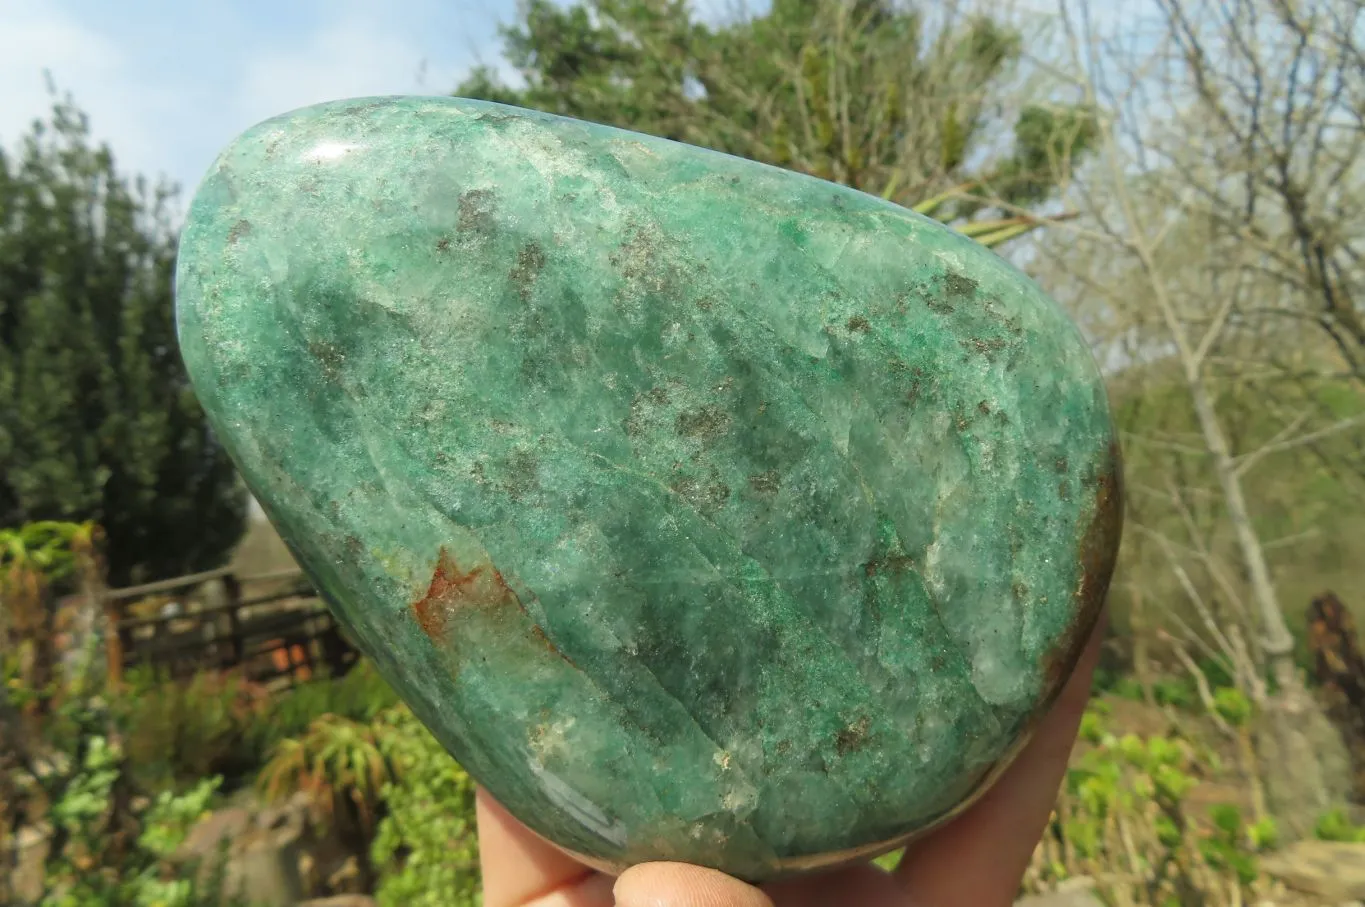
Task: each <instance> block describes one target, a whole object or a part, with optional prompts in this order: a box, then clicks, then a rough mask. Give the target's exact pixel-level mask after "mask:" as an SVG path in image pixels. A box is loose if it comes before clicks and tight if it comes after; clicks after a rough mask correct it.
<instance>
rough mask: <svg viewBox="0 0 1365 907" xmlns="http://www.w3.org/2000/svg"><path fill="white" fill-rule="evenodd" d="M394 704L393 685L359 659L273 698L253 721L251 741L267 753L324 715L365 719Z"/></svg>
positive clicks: (302, 731) (367, 719)
mask: <svg viewBox="0 0 1365 907" xmlns="http://www.w3.org/2000/svg"><path fill="white" fill-rule="evenodd" d="M397 704H398V694H397V693H395V692H394V691H393V687H391V686H389V684H388V682H387V681H386V680H384V678H382V677H380V676H379V672H378V671H376V670H375V668H374V665H373V664H371V663H370V661H369V660H368V659H361V660H360V662H359V663H358V664H356V665H355V667H353V668H351V670H350V671H348V672H347V673H346V674H345V675H344V676H342V677H339V678H330V677H324V678H320V679H318V680H311V681H309V682H307V683H304V684H300V685H299V686H297V687H295V688H294V689H292V690H290V691H289V692H288V693H286V694H284V695H281V696H277V697H275V698H273V699H272V700H271V701H270V704H269V706H268V709H267V711H266V714H264V715H263V716H261V718H260V720H258V721H256V722H255V723H254V724H253V725H252V745H253V746H254V748H255V749H256V751H257V752H258V753H260V754H263V755H267V756H268V754H269V753H270V752H271V751H272V750H273V749H274V748H275V746H276V745H277V744H278V743H279V742H280V741H282V740H286V739H289V738H291V737H301V736H303V735H304V734H305V733H307V732H308V727H309V725H311V724H312V723H313V722H314V721H316V720H317V719H318V718H321V717H322V716H323V715H337V716H340V717H342V718H346V719H348V720H351V721H360V722H366V723H368V722H370V721H373V720H374V719H375V718H376V717H377V716H378V715H379V713H380V712H382V711H384V710H385V709H387V708H391V707H393V706H394V705H397Z"/></svg>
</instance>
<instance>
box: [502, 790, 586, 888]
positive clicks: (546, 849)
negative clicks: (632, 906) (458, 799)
mask: <svg viewBox="0 0 1365 907" xmlns="http://www.w3.org/2000/svg"><path fill="white" fill-rule="evenodd" d="M475 802H476V804H477V810H478V823H479V865H480V867H481V869H482V871H483V903H484V907H611V902H612V901H611V879H609V878H606V877H605V876H601V875H599V874H598V873H595V872H593V871H592V870H591V869H589V868H587V867H586V866H584V865H583V864H581V863H579V862H578V861H576V860H574V859H573V858H571V857H569V856H568V855H567V854H565V853H564V852H563V851H561V850H559V848H557V847H555V846H554V845H552V844H550V843H549V842H548V841H546V840H544V839H543V838H541V837H540V836H539V835H537V834H536V833H535V832H533V831H531V830H530V829H529V828H527V827H526V826H525V825H522V824H521V823H520V822H518V821H517V820H516V819H514V818H512V815H511V814H510V813H508V812H507V810H505V809H503V808H502V806H501V805H500V804H498V802H497V801H495V800H494V799H493V798H492V797H491V796H489V795H488V792H487V791H485V790H484V789H483V788H479V790H478V794H477V796H476V799H475Z"/></svg>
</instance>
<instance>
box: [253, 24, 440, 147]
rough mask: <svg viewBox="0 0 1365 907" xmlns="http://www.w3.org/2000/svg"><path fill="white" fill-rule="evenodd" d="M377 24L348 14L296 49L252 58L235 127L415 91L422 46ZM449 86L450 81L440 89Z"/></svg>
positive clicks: (417, 87)
mask: <svg viewBox="0 0 1365 907" xmlns="http://www.w3.org/2000/svg"><path fill="white" fill-rule="evenodd" d="M376 26H377V23H375V22H372V21H368V20H367V19H365V18H363V17H360V16H352V17H350V18H347V19H343V20H342V21H339V22H336V23H333V24H330V25H328V26H326V27H324V28H323V29H321V30H319V31H318V32H316V33H314V34H313V35H312V36H310V37H309V38H308V39H306V40H305V41H304V42H303V43H302V44H301V45H300V46H298V47H297V49H294V50H289V51H284V50H271V51H268V52H265V53H262V54H260V55H258V56H256V57H254V58H251V59H250V60H249V61H248V62H247V64H246V67H245V71H244V72H243V74H242V78H241V80H240V82H239V83H238V87H237V91H236V97H235V98H234V101H233V112H234V115H235V117H236V119H238V120H240V123H239V124H238V125H239V126H240V127H241V128H246V127H247V126H250V125H252V124H254V123H257V122H259V121H260V120H263V119H266V118H267V117H271V116H274V115H276V114H280V113H284V112H286V111H289V110H293V109H295V108H298V107H304V106H307V105H309V104H316V103H320V102H322V101H330V100H336V99H340V98H347V97H356V96H361V95H375V94H406V93H411V92H416V91H419V90H420V88H419V85H418V79H419V73H420V72H421V70H422V63H423V53H422V48H421V47H420V46H419V45H418V44H417V42H416V41H414V40H413V39H412V38H411V37H410V36H407V35H403V34H400V33H396V32H392V31H390V32H385V31H384V30H382V28H379V27H376ZM428 79H429V80H430V76H429V77H428ZM453 83H454V78H453V77H452V78H449V79H447V80H446V81H445V82H444V83H443V84H442V87H443V88H445V87H446V85H451V84H453ZM447 90H448V89H447Z"/></svg>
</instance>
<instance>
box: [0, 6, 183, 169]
mask: <svg viewBox="0 0 1365 907" xmlns="http://www.w3.org/2000/svg"><path fill="white" fill-rule="evenodd" d="M45 70H46V71H47V72H49V73H51V76H52V78H53V80H54V81H55V83H56V86H57V88H58V89H59V91H61V92H63V93H66V92H70V93H71V94H73V95H74V96H75V97H76V99H77V101H78V103H79V104H80V106H81V107H82V109H84V110H86V111H87V112H90V113H92V114H94V113H97V114H98V115H97V116H94V117H92V130H93V132H94V134H95V137H96V138H97V139H101V140H104V141H107V142H108V143H109V144H110V145H111V146H112V147H113V148H114V149H115V151H116V154H117V155H118V157H119V159H120V160H121V161H125V162H126V163H127V164H128V165H130V166H131V167H134V168H136V169H138V170H142V171H147V172H152V173H155V172H157V171H164V170H166V169H167V168H168V166H169V164H170V162H171V161H170V158H171V156H170V155H168V154H167V153H166V149H165V147H164V145H162V144H161V143H160V142H159V141H158V136H157V131H156V128H155V124H156V119H157V116H158V111H160V110H164V109H165V108H166V106H167V105H171V106H173V105H174V99H173V92H172V91H170V90H168V89H166V88H164V87H161V86H156V85H146V84H143V83H141V82H140V81H139V80H138V79H137V78H136V77H135V75H134V73H133V70H132V67H131V66H130V58H129V55H128V53H127V52H126V50H125V49H124V48H121V47H119V46H118V45H117V44H116V43H115V42H113V41H112V40H110V39H109V38H108V37H107V36H105V35H102V34H100V33H99V32H97V31H95V30H93V29H91V28H89V27H87V26H85V25H83V24H82V23H80V22H79V21H77V20H75V19H74V18H73V17H71V16H69V15H66V14H64V13H62V12H61V11H60V10H58V9H56V8H54V6H53V5H52V4H47V3H24V2H21V0H0V85H3V86H4V94H3V99H2V100H0V143H3V144H4V145H5V146H6V147H12V146H13V143H14V142H15V141H16V140H17V139H18V138H19V137H20V136H22V135H23V134H24V133H26V132H27V131H28V129H29V126H30V125H31V124H32V123H33V121H34V120H35V119H42V118H44V117H45V116H46V114H47V112H48V111H49V110H50V108H51V98H50V96H49V94H48V89H47V85H46V82H45V79H44V71H45Z"/></svg>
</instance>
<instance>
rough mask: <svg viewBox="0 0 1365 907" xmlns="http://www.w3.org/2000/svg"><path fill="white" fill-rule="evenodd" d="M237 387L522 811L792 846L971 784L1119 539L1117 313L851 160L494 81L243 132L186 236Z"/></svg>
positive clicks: (238, 416)
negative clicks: (1114, 391) (1055, 289)
mask: <svg viewBox="0 0 1365 907" xmlns="http://www.w3.org/2000/svg"><path fill="white" fill-rule="evenodd" d="M177 298H178V302H177V306H178V319H179V331H180V342H181V345H182V349H183V355H184V358H185V361H186V364H187V366H188V368H189V372H190V375H191V377H192V380H193V383H194V388H195V390H196V392H197V394H198V396H199V399H200V400H201V401H202V403H203V406H204V407H205V409H206V411H207V412H208V414H209V416H210V418H211V420H212V424H213V425H214V426H215V428H216V430H217V432H218V433H219V435H220V436H221V438H222V440H223V442H224V444H226V446H227V447H228V449H229V451H230V453H231V454H232V456H233V457H234V459H235V461H236V462H237V464H238V465H239V466H240V468H241V471H242V474H243V475H244V477H245V479H246V481H247V483H248V484H249V486H250V487H251V489H252V490H253V492H254V493H255V494H256V495H257V497H258V498H259V500H260V501H261V503H262V504H263V506H264V508H265V510H266V511H267V513H268V514H269V516H270V518H271V519H272V521H273V522H274V523H275V525H276V527H277V528H278V529H279V530H280V532H281V534H282V535H283V536H284V538H285V539H286V540H287V541H288V542H289V543H290V545H291V547H292V548H293V549H294V551H295V553H296V556H297V557H298V559H299V561H300V562H301V564H302V565H303V566H304V567H305V568H306V569H307V571H308V572H309V573H310V574H311V576H312V577H313V579H314V580H315V581H316V583H317V584H318V586H319V588H320V590H321V591H322V593H323V594H324V596H325V598H326V599H327V601H328V602H329V604H330V606H331V607H332V608H333V609H334V611H335V612H336V614H337V615H338V617H339V619H340V620H341V621H343V623H344V624H345V626H346V627H347V628H348V629H349V630H350V632H351V633H352V634H353V636H354V638H355V639H356V640H358V642H359V644H360V645H361V646H362V648H363V649H364V651H365V652H366V653H367V654H368V655H369V656H370V657H372V658H373V659H374V661H375V662H376V663H377V665H378V667H379V669H380V670H381V672H382V673H383V674H384V675H385V676H386V677H387V678H388V679H389V680H390V681H391V682H392V683H393V685H394V686H395V687H396V688H397V689H398V690H399V692H400V693H401V695H402V696H403V697H404V699H405V700H406V701H407V702H408V703H409V704H410V705H411V706H412V708H413V709H414V711H415V712H416V713H417V714H418V716H419V717H420V718H421V719H422V720H423V721H424V722H425V723H426V724H427V725H428V726H429V727H430V728H431V729H432V731H433V732H434V733H435V734H436V735H437V737H438V738H439V739H440V740H441V741H442V742H443V743H444V744H445V745H446V747H447V748H448V749H449V750H450V752H451V753H453V754H454V755H455V756H456V757H457V758H458V759H459V760H460V762H461V763H462V764H463V765H464V766H465V767H466V768H467V769H468V770H469V772H470V773H471V774H472V775H473V776H474V777H475V778H476V779H477V780H478V781H479V782H481V783H482V784H483V785H485V786H486V787H487V788H488V789H489V790H490V792H491V793H492V794H493V795H494V796H495V797H496V798H497V799H498V800H500V801H501V802H502V803H503V804H505V805H506V806H507V807H508V808H509V809H510V810H511V812H512V813H513V814H514V815H516V816H517V817H518V818H520V819H521V820H522V821H523V822H525V823H527V824H528V825H530V826H531V827H532V828H533V829H535V830H536V831H538V832H540V833H541V834H542V835H544V836H546V837H548V838H549V839H551V840H552V841H554V842H556V843H557V844H559V845H560V846H562V847H564V848H566V849H568V850H570V851H571V852H574V853H576V854H579V855H581V856H583V857H585V858H587V859H589V860H590V861H591V862H593V863H594V864H595V865H598V866H602V867H605V868H608V869H616V868H620V867H622V866H625V865H628V864H631V863H635V862H639V861H644V860H649V859H660V858H664V859H673V860H684V861H690V862H694V863H700V864H705V865H709V866H714V867H718V868H720V869H723V870H726V871H729V872H731V873H734V874H737V875H739V876H742V877H744V878H747V879H752V880H760V879H765V878H771V877H773V876H775V875H780V874H783V873H787V872H791V871H794V870H800V869H808V868H812V867H817V866H821V865H825V864H830V863H833V862H838V861H841V860H846V859H849V858H851V857H854V856H859V855H867V854H870V853H875V852H878V851H880V850H884V849H887V848H889V847H891V846H894V845H895V844H896V843H898V842H899V841H900V840H902V839H904V838H905V837H906V836H907V835H912V834H914V833H916V832H918V831H921V830H923V829H925V828H927V827H929V826H931V825H932V824H934V823H935V822H937V821H940V820H941V819H943V818H944V817H945V816H948V815H950V814H952V813H953V812H954V811H956V810H958V809H960V808H961V807H962V805H963V804H964V803H966V802H968V801H969V800H970V799H971V798H972V797H973V796H974V795H975V794H977V793H979V792H980V790H981V789H982V787H983V785H984V784H986V783H987V782H988V781H989V780H990V779H991V778H992V777H994V775H995V773H996V772H997V771H998V769H999V768H1000V767H1001V766H1002V765H1003V764H1004V763H1005V762H1007V760H1008V759H1009V758H1010V756H1011V754H1012V753H1013V752H1015V751H1016V750H1017V747H1018V745H1019V744H1020V742H1021V741H1022V740H1023V739H1025V738H1026V736H1027V734H1028V733H1029V730H1030V729H1031V727H1032V726H1033V725H1034V723H1035V722H1036V720H1037V719H1038V717H1039V716H1040V714H1041V713H1042V712H1043V711H1044V710H1045V709H1046V708H1047V706H1048V704H1049V703H1050V701H1051V700H1052V698H1053V697H1054V696H1055V694H1056V692H1057V691H1058V688H1059V686H1060V685H1061V683H1062V682H1063V681H1064V680H1065V678H1066V676H1067V674H1068V672H1069V671H1070V669H1071V668H1072V666H1073V664H1074V662H1075V658H1076V656H1077V653H1078V650H1079V648H1080V645H1081V643H1082V642H1083V640H1084V638H1085V637H1086V635H1087V634H1088V632H1089V630H1090V628H1091V627H1092V626H1093V623H1094V621H1095V618H1096V614H1097V611H1098V609H1099V607H1100V604H1101V601H1102V599H1103V597H1104V594H1105V591H1106V588H1107V585H1108V582H1109V577H1110V573H1111V570H1112V568H1113V561H1114V556H1115V550H1116V547H1117V543H1118V536H1119V524H1120V507H1121V494H1120V488H1119V462H1118V453H1117V448H1116V444H1115V433H1114V428H1113V425H1112V423H1111V418H1110V412H1109V407H1108V402H1107V399H1106V396H1105V391H1104V387H1103V383H1102V380H1101V376H1100V373H1099V370H1098V368H1097V366H1096V364H1095V361H1094V359H1093V358H1092V356H1091V354H1090V352H1089V350H1088V348H1087V345H1086V343H1085V342H1084V340H1083V338H1082V336H1081V334H1080V333H1079V331H1078V330H1077V328H1076V326H1075V325H1074V324H1073V323H1072V322H1071V321H1070V320H1069V319H1068V318H1067V317H1066V315H1065V314H1064V313H1063V312H1062V311H1061V309H1060V308H1059V307H1058V306H1057V305H1056V304H1055V303H1054V302H1052V301H1051V300H1049V299H1048V298H1047V297H1046V296H1045V295H1044V294H1043V293H1042V292H1041V291H1040V290H1039V289H1038V288H1037V287H1036V286H1035V285H1034V284H1033V283H1032V282H1030V281H1029V280H1028V279H1027V278H1026V277H1025V276H1023V275H1022V274H1021V273H1019V272H1018V271H1017V270H1016V269H1014V268H1013V267H1011V266H1010V265H1008V264H1007V263H1006V262H1004V261H1003V260H1001V259H1000V258H999V257H998V256H996V255H995V254H994V253H992V252H990V251H988V250H986V249H984V248H982V247H980V246H978V245H976V244H975V243H973V242H971V241H970V240H968V239H966V238H964V237H962V236H960V235H958V234H956V233H954V232H951V231H950V230H948V229H946V228H943V227H941V226H939V225H937V224H935V223H933V222H931V221H929V220H927V219H925V218H923V217H920V216H918V215H916V214H914V213H912V212H909V211H906V210H904V209H902V208H900V207H897V206H895V205H892V204H889V203H887V202H883V201H881V200H879V199H876V198H872V197H870V196H867V195H864V194H861V193H859V192H856V191H853V190H850V189H847V188H843V187H840V186H836V185H833V184H831V183H827V182H824V181H821V180H817V179H813V178H809V177H805V176H801V175H796V174H792V173H788V172H786V171H783V170H778V169H775V168H771V167H767V166H763V165H760V164H755V163H751V162H747V161H743V160H740V159H737V158H733V157H728V156H724V155H720V154H716V153H712V152H708V151H704V150H700V149H697V148H693V147H689V146H686V145H681V144H676V143H672V142H667V141H664V140H659V139H654V138H650V137H646V136H642V135H638V134H635V133H630V132H625V131H621V130H616V129H611V128H607V127H603V126H598V125H593V124H588V123H582V122H578V121H574V120H568V119H563V118H558V117H553V116H548V115H544V114H539V113H534V112H530V111H525V110H520V109H516V108H511V107H505V106H499V105H494V104H488V103H480V102H474V101H468V100H460V99H452V98H378V99H361V100H350V101H343V102H337V103H328V104H323V105H319V106H316V107H310V108H307V109H304V110H300V111H296V112H293V113H289V114H286V115H284V116H281V117H277V118H275V119H272V120H269V121H266V122H264V123H262V124H260V125H258V126H256V127H254V128H252V129H251V130H249V131H248V132H246V133H245V134H244V135H242V136H241V137H240V138H238V139H237V140H236V141H234V142H233V143H232V145H231V146H230V147H229V148H228V149H227V150H226V151H225V152H224V153H223V154H222V155H221V157H220V158H219V159H218V161H217V162H216V163H215V164H214V165H213V167H212V169H211V171H210V173H209V174H208V176H207V177H206V179H205V180H204V182H203V184H202V186H201V187H200V189H199V190H198V194H197V195H196V197H195V199H194V203H193V207H192V210H191V213H190V217H189V221H188V224H187V226H186V229H185V231H184V234H183V239H182V246H181V253H180V262H179V272H178V286H177Z"/></svg>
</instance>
